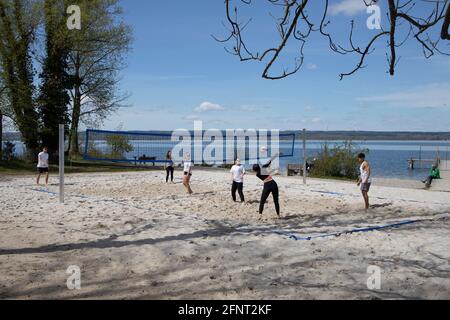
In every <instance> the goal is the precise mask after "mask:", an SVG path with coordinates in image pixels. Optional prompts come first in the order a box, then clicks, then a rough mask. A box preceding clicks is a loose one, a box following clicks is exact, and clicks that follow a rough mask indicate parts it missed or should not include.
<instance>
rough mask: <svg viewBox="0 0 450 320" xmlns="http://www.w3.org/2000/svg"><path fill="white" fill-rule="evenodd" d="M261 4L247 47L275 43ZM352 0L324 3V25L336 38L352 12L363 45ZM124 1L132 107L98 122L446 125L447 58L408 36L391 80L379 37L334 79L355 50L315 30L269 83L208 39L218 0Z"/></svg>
mask: <svg viewBox="0 0 450 320" xmlns="http://www.w3.org/2000/svg"><path fill="white" fill-rule="evenodd" d="M261 2H262V1H261ZM261 2H260V1H255V5H253V7H252V10H253V11H251V12H250V11H249V12H250V13H251V14H252V16H254V17H255V20H254V21H253V22H252V24H251V26H250V27H249V29H248V36H249V44H250V46H251V47H252V48H259V49H263V48H266V47H268V46H269V45H274V42H273V41H272V40H274V38H273V34H272V33H273V32H274V31H275V27H274V25H275V23H274V22H273V20H271V18H270V16H269V13H268V10H267V8H268V7H267V6H259V5H258V3H261ZM355 2H358V0H336V1H331V3H333V5H334V7H333V10H332V13H330V16H331V18H332V19H333V20H332V21H333V22H332V25H331V26H330V31H332V33H333V34H335V36H336V38H338V39H340V40H342V43H343V44H347V42H345V39H347V37H348V32H349V28H350V20H352V19H354V20H355V21H356V24H357V28H358V30H359V33H358V34H357V35H356V38H357V40H361V41H362V42H361V44H364V43H365V42H364V41H363V40H364V39H368V38H369V37H370V36H371V35H373V34H375V32H376V31H371V30H368V29H367V27H366V25H365V24H366V23H365V21H366V19H367V18H368V16H369V15H368V14H367V13H366V12H365V10H359V9H358V6H355ZM359 2H360V1H359ZM121 3H122V6H123V8H124V9H125V21H126V22H127V23H128V24H130V25H131V26H132V27H133V30H134V43H133V45H132V47H133V50H132V52H131V53H130V54H129V55H128V58H127V59H128V67H127V69H125V70H124V71H123V81H122V89H123V90H124V91H128V92H130V93H131V97H130V99H129V101H128V103H129V104H130V105H131V106H132V107H130V108H127V109H122V110H121V111H119V112H118V113H117V114H115V115H113V116H111V117H110V118H109V119H108V120H107V121H105V123H104V125H103V126H102V128H105V129H116V128H117V127H118V126H119V125H120V124H122V125H123V129H124V130H173V129H177V128H187V129H192V128H193V120H194V119H201V120H203V121H204V127H205V129H209V128H217V129H227V128H267V129H272V128H276V129H282V130H283V129H302V128H306V129H308V130H380V131H391V130H392V131H405V130H411V131H412V130H417V131H449V130H450V77H449V75H450V57H448V56H447V57H446V56H435V57H433V58H432V59H431V60H425V59H424V58H423V56H422V51H421V48H420V47H419V46H418V45H417V43H416V42H415V41H410V42H408V43H407V44H406V45H405V46H404V47H402V48H400V49H399V51H398V54H399V55H400V56H401V60H400V62H399V64H398V67H397V74H396V76H395V77H391V76H389V75H388V74H387V73H386V71H387V69H388V66H387V62H386V53H385V52H386V51H385V44H386V41H385V40H382V41H380V42H379V45H378V46H376V51H375V52H374V53H373V54H372V55H371V56H369V58H368V60H367V67H366V68H365V69H363V70H360V71H359V72H358V73H356V74H355V75H353V76H351V77H348V78H345V79H344V80H343V81H339V76H338V75H339V74H340V73H341V72H345V71H349V70H351V69H352V67H353V66H354V65H355V64H356V62H357V59H358V57H356V56H351V55H348V56H341V55H337V54H335V53H332V52H330V51H329V50H328V49H327V44H326V42H325V41H324V39H323V38H321V37H319V36H313V37H312V38H311V41H310V42H309V43H308V44H307V45H306V47H305V50H304V51H305V62H304V66H303V68H302V69H301V70H300V71H299V72H298V73H297V74H295V75H293V76H291V77H290V78H287V79H284V80H278V81H270V80H264V79H262V78H261V73H262V70H263V67H264V64H262V63H254V62H250V63H242V62H240V61H239V60H238V59H237V58H236V57H234V56H232V55H230V54H228V53H226V52H225V50H224V48H223V47H224V45H223V44H220V43H218V42H216V41H214V40H213V38H212V37H211V35H212V34H214V35H216V36H223V35H225V34H226V30H225V28H224V26H223V25H222V22H223V21H224V20H225V6H224V2H223V1H222V0H195V1H184V0H174V1H155V0H150V1H143V0H122V1H121ZM384 9H385V8H383V7H382V12H383V16H382V18H383V19H384V20H385V19H386V17H385V16H384V13H385V10H384ZM317 12H319V11H317ZM317 12H311V15H312V16H313V15H314V14H315V13H317ZM295 45H296V43H295V42H293V43H291V46H290V47H288V50H287V54H288V55H287V57H286V60H284V62H286V63H289V62H290V61H291V60H289V54H291V53H295V50H296V48H297V47H296V46H295ZM444 48H445V47H444ZM447 48H448V46H447ZM448 51H450V50H448Z"/></svg>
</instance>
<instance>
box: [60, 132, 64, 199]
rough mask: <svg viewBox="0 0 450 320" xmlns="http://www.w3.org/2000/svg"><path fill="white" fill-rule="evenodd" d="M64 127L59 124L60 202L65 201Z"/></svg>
mask: <svg viewBox="0 0 450 320" xmlns="http://www.w3.org/2000/svg"><path fill="white" fill-rule="evenodd" d="M64 129H65V126H64V125H63V124H60V125H59V202H60V203H64Z"/></svg>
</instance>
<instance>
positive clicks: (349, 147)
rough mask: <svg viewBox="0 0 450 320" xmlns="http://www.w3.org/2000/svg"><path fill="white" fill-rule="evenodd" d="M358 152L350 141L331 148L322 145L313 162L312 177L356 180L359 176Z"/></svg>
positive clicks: (326, 144) (325, 144)
mask: <svg viewBox="0 0 450 320" xmlns="http://www.w3.org/2000/svg"><path fill="white" fill-rule="evenodd" d="M359 152H360V151H359V150H358V148H357V146H355V144H354V143H353V142H351V141H345V142H343V143H342V144H338V145H335V146H333V147H330V146H329V144H328V143H324V144H323V146H322V149H321V150H320V152H319V154H318V155H317V158H316V160H315V161H314V167H313V170H312V175H313V176H316V177H335V178H347V179H356V178H357V177H358V174H359V172H358V160H357V155H358V153H359ZM365 152H368V150H365Z"/></svg>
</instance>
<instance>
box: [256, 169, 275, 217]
mask: <svg viewBox="0 0 450 320" xmlns="http://www.w3.org/2000/svg"><path fill="white" fill-rule="evenodd" d="M271 163H272V161H270V162H269V163H268V164H266V165H264V166H263V170H264V171H265V169H267V168H268V167H269V166H270V164H271ZM253 171H255V172H256V176H257V177H258V178H259V179H261V180H262V181H263V182H264V189H263V192H262V195H261V202H260V203H259V214H261V215H262V213H263V211H264V205H265V204H266V201H267V198H268V197H269V195H270V194H272V196H273V202H274V204H275V210H276V211H277V215H278V218H279V217H280V204H279V200H278V197H279V192H278V185H277V183H276V182H275V180H273V178H272V176H270V175H268V174H264V173H262V172H261V167H260V166H259V164H255V165H254V166H253Z"/></svg>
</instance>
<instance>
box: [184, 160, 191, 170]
mask: <svg viewBox="0 0 450 320" xmlns="http://www.w3.org/2000/svg"><path fill="white" fill-rule="evenodd" d="M184 172H187V173H192V162H191V161H186V162H184Z"/></svg>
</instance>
